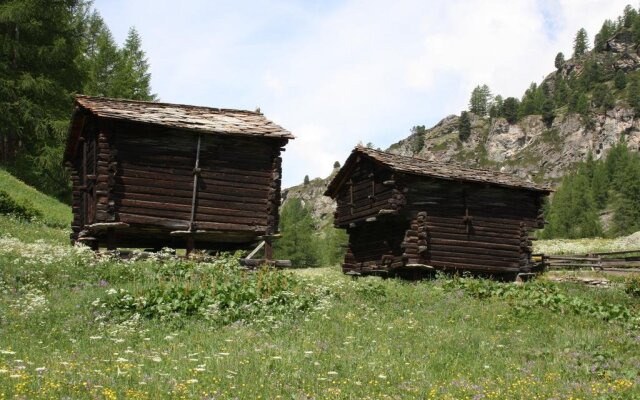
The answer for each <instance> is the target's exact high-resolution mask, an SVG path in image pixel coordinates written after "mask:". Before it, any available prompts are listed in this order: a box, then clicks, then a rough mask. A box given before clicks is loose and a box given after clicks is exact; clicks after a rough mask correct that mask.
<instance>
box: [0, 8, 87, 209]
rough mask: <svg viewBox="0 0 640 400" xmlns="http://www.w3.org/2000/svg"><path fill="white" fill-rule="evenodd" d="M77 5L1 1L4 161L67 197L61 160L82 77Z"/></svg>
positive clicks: (0, 134)
mask: <svg viewBox="0 0 640 400" xmlns="http://www.w3.org/2000/svg"><path fill="white" fill-rule="evenodd" d="M78 7H79V4H78V1H75V0H60V1H55V2H51V1H46V0H6V1H3V2H2V3H0V155H1V156H0V161H1V162H2V164H4V166H6V167H7V168H9V169H10V170H11V171H12V172H13V173H14V174H16V175H17V176H18V177H20V178H21V179H23V180H25V181H27V182H28V183H30V184H32V185H34V186H36V187H37V188H39V189H40V190H42V191H44V192H46V193H48V194H51V195H54V196H56V197H58V198H63V199H68V194H69V193H70V191H69V179H68V176H67V174H66V172H65V170H64V169H63V167H62V165H61V162H60V160H61V159H62V153H63V149H64V145H63V143H64V142H65V139H66V134H67V128H68V118H69V110H70V109H71V99H72V97H71V93H74V92H76V91H78V90H79V89H80V87H81V82H82V79H83V77H84V74H83V71H82V70H81V69H80V68H79V65H78V64H77V62H76V60H77V59H78V58H79V56H80V41H79V38H80V37H81V30H80V25H79V24H78V22H77V18H76V12H77V10H78ZM5 143H6V145H5Z"/></svg>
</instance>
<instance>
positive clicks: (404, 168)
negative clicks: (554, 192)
mask: <svg viewBox="0 0 640 400" xmlns="http://www.w3.org/2000/svg"><path fill="white" fill-rule="evenodd" d="M358 155H360V156H364V157H367V158H370V159H371V160H373V161H374V162H377V163H380V164H383V165H384V166H386V167H388V168H390V169H392V170H394V171H397V172H401V173H407V174H412V175H420V176H426V177H431V178H436V179H444V180H449V181H460V182H476V183H485V184H491V185H495V186H502V187H508V188H514V189H524V190H531V191H535V192H544V193H549V192H551V189H550V188H548V187H546V186H544V185H539V184H535V183H532V182H530V181H528V180H526V179H523V178H520V177H518V176H515V175H512V174H508V173H504V172H499V171H492V170H486V169H476V168H468V167H464V166H462V165H460V164H457V163H442V162H436V161H429V160H425V159H423V158H417V157H407V156H401V155H398V154H392V153H388V152H385V151H379V150H374V149H370V148H366V147H362V146H358V147H356V148H355V149H353V151H352V152H351V155H350V156H349V158H348V159H347V161H346V162H345V164H344V166H343V167H342V169H341V170H340V172H338V174H337V175H336V177H335V178H334V179H333V180H332V181H331V182H330V183H329V186H328V189H327V192H326V193H325V194H326V195H327V196H332V195H335V193H337V191H338V189H339V188H340V186H342V183H343V182H344V180H345V178H346V175H348V174H349V172H348V171H349V170H350V167H349V165H350V164H352V163H353V162H354V159H355V158H357V156H358Z"/></svg>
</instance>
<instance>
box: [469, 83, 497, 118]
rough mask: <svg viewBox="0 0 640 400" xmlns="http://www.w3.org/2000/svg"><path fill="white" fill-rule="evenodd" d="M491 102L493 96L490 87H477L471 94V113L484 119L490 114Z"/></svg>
mask: <svg viewBox="0 0 640 400" xmlns="http://www.w3.org/2000/svg"><path fill="white" fill-rule="evenodd" d="M491 101H492V96H491V90H490V89H489V86H487V85H482V86H476V87H475V88H474V89H473V91H472V92H471V99H470V100H469V111H471V112H472V113H474V114H476V115H477V116H480V117H484V116H486V115H487V113H488V112H489V108H490V107H491Z"/></svg>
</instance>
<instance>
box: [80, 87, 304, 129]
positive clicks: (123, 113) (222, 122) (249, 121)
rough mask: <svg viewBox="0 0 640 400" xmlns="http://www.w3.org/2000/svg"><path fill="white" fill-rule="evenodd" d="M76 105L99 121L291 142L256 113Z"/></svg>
mask: <svg viewBox="0 0 640 400" xmlns="http://www.w3.org/2000/svg"><path fill="white" fill-rule="evenodd" d="M76 104H77V105H79V106H80V107H82V108H84V109H86V110H88V111H90V112H91V113H92V114H94V115H97V116H99V117H103V118H109V119H118V120H126V121H134V122H142V123H148V124H155V125H161V126H168V127H172V128H178V129H189V130H195V131H202V132H210V133H219V134H229V135H247V136H262V137H272V138H283V139H293V138H294V137H293V135H292V134H291V133H290V132H289V131H287V130H286V129H284V128H282V127H281V126H279V125H276V124H274V123H273V122H271V121H270V120H268V119H267V118H265V116H264V115H262V114H261V113H260V112H253V111H245V110H232V109H224V108H210V107H198V106H189V105H183V104H169V103H156V102H149V101H136V100H122V99H109V98H105V97H90V96H83V95H78V96H76Z"/></svg>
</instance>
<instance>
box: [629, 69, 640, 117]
mask: <svg viewBox="0 0 640 400" xmlns="http://www.w3.org/2000/svg"><path fill="white" fill-rule="evenodd" d="M627 102H629V106H631V107H632V108H633V109H634V110H635V112H636V115H640V78H639V77H638V74H637V73H634V74H632V75H631V78H630V79H629V84H628V85H627Z"/></svg>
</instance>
